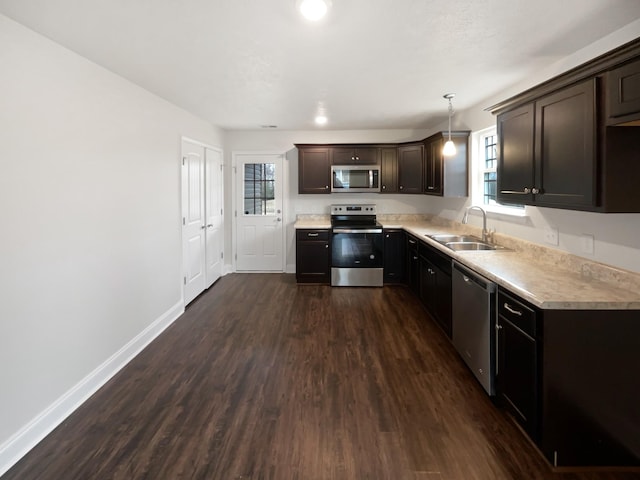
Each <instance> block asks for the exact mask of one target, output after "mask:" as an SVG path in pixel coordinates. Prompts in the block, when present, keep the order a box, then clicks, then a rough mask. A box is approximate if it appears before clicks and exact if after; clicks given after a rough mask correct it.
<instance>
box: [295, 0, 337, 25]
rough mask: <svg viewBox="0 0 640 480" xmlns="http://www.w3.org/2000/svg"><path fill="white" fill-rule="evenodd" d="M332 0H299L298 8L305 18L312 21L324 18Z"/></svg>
mask: <svg viewBox="0 0 640 480" xmlns="http://www.w3.org/2000/svg"><path fill="white" fill-rule="evenodd" d="M330 6H331V0H299V1H298V9H299V10H300V13H301V14H302V16H303V17H304V18H306V19H307V20H311V21H312V22H315V21H318V20H320V19H321V18H323V17H324V16H325V15H326V14H327V12H328V11H329V7H330Z"/></svg>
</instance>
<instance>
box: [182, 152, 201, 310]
mask: <svg viewBox="0 0 640 480" xmlns="http://www.w3.org/2000/svg"><path fill="white" fill-rule="evenodd" d="M205 222H206V216H205V149H204V147H202V146H199V145H196V144H193V143H190V142H187V141H183V142H182V249H183V251H182V262H183V268H184V302H185V305H186V304H188V303H189V302H191V301H192V300H193V299H194V298H196V297H197V296H198V295H199V294H200V293H201V292H202V291H203V290H204V289H205V288H206V272H205V249H206V243H205V233H206V223H205Z"/></svg>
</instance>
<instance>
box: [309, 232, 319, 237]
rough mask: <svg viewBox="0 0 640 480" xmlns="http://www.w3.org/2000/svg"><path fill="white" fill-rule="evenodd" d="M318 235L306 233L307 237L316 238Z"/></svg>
mask: <svg viewBox="0 0 640 480" xmlns="http://www.w3.org/2000/svg"><path fill="white" fill-rule="evenodd" d="M318 235H319V234H318V233H307V237H317V236H318Z"/></svg>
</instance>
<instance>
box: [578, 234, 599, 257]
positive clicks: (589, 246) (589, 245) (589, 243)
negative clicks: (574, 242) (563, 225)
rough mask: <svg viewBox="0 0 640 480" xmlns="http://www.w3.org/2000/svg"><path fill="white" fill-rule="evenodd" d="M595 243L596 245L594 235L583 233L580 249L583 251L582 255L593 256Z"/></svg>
mask: <svg viewBox="0 0 640 480" xmlns="http://www.w3.org/2000/svg"><path fill="white" fill-rule="evenodd" d="M594 243H595V239H594V237H593V235H591V234H590V233H583V234H582V235H581V236H580V248H581V249H582V253H588V254H589V255H593V252H594Z"/></svg>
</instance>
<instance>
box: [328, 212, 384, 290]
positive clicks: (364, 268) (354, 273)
mask: <svg viewBox="0 0 640 480" xmlns="http://www.w3.org/2000/svg"><path fill="white" fill-rule="evenodd" d="M331 230H332V234H331V285H332V286H334V287H381V286H382V282H383V258H382V252H383V237H382V225H380V224H379V223H378V222H377V220H376V206H375V205H372V204H365V205H331Z"/></svg>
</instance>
